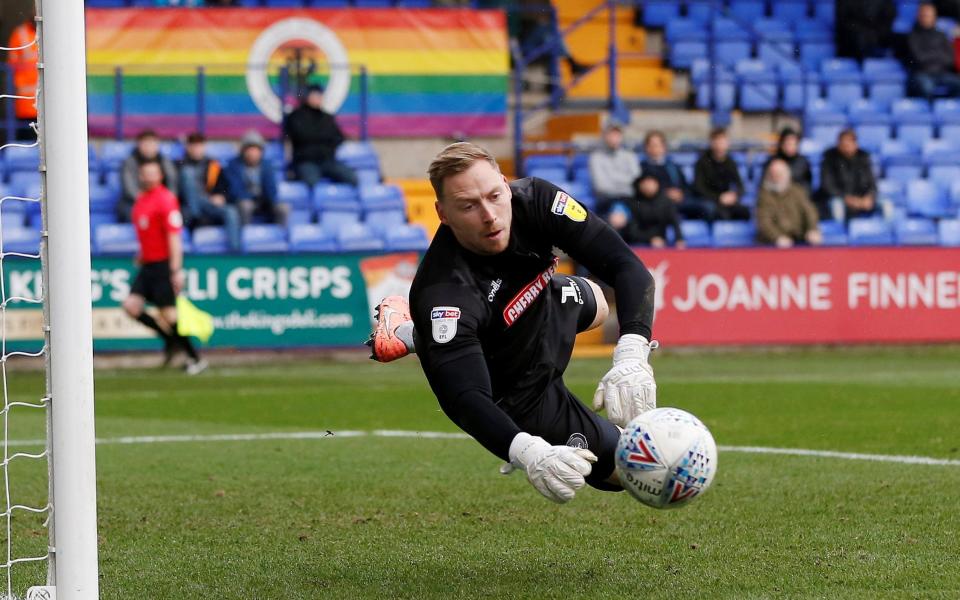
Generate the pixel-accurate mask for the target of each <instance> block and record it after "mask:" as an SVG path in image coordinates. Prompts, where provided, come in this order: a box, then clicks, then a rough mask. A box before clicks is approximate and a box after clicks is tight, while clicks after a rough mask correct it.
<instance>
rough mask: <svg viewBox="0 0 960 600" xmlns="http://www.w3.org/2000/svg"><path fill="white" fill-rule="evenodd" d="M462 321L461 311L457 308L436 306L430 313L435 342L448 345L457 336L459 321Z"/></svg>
mask: <svg viewBox="0 0 960 600" xmlns="http://www.w3.org/2000/svg"><path fill="white" fill-rule="evenodd" d="M459 320H460V309H459V308H457V307H456V306H434V307H433V310H431V311H430V323H431V326H432V327H431V330H432V332H433V341H435V342H436V343H438V344H446V343H447V342H449V341H450V340H452V339H453V337H454V336H455V335H457V321H459Z"/></svg>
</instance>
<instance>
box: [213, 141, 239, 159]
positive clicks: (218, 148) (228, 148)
mask: <svg viewBox="0 0 960 600" xmlns="http://www.w3.org/2000/svg"><path fill="white" fill-rule="evenodd" d="M206 145H207V156H209V157H210V158H215V159H216V160H218V161H220V162H221V163H224V164H226V163H227V162H229V161H230V160H231V159H232V158H234V157H235V156H237V155H238V154H239V152H240V150H239V148H237V145H236V144H234V143H233V142H225V141H208V142H207V144H206Z"/></svg>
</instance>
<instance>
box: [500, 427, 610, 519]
mask: <svg viewBox="0 0 960 600" xmlns="http://www.w3.org/2000/svg"><path fill="white" fill-rule="evenodd" d="M509 454H510V465H512V466H513V467H516V468H518V469H523V470H524V471H526V473H527V479H528V480H529V481H530V483H531V484H532V485H533V487H535V488H537V491H538V492H540V493H541V494H543V495H544V496H546V498H547V499H548V500H552V501H553V502H556V503H558V504H563V503H564V502H569V501H570V500H572V499H573V496H574V495H575V494H576V491H577V490H579V489H580V488H582V487H583V486H584V484H585V483H586V481H585V480H584V477H586V476H587V475H589V474H590V471H591V469H592V468H593V466H592V463H595V462H597V457H596V455H594V454H593V452H590V451H589V450H587V449H585V448H571V447H570V446H551V445H550V444H548V443H547V441H546V440H544V439H543V438H541V437H537V436H533V435H530V434H529V433H523V432H521V433H518V434H517V435H516V437H514V438H513V442H512V443H511V444H510V451H509ZM501 471H502V472H504V473H509V472H510V469H507V470H503V469H501Z"/></svg>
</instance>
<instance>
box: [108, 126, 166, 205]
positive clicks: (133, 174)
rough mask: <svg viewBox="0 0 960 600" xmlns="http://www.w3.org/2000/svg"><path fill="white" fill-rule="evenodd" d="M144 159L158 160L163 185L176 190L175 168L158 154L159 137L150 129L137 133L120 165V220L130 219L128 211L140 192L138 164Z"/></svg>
mask: <svg viewBox="0 0 960 600" xmlns="http://www.w3.org/2000/svg"><path fill="white" fill-rule="evenodd" d="M146 161H159V162H160V167H161V169H162V171H163V186H164V187H165V188H167V189H168V190H177V189H179V187H178V186H177V169H176V167H175V166H174V164H173V163H172V162H171V161H170V159H168V158H166V157H163V156H161V155H160V138H159V137H158V136H157V132H155V131H154V130H152V129H145V130H143V131H141V132H140V133H138V134H137V145H136V147H135V148H134V149H133V152H131V153H130V156H128V157H127V159H126V160H125V161H123V165H122V166H121V167H120V184H121V186H122V190H121V194H120V202H119V203H118V204H117V217H118V218H119V219H120V221H122V222H125V223H126V222H129V221H130V211H131V210H132V209H133V203H134V202H135V201H136V199H137V195H138V194H139V193H140V179H139V177H140V176H139V172H140V165H142V164H143V163H144V162H146Z"/></svg>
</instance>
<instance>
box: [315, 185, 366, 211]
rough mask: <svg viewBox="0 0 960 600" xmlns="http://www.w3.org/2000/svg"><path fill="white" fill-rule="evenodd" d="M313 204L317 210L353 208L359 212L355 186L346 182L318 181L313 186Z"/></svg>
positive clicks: (358, 196)
mask: <svg viewBox="0 0 960 600" xmlns="http://www.w3.org/2000/svg"><path fill="white" fill-rule="evenodd" d="M313 206H314V208H316V209H317V210H329V209H331V208H338V209H345V210H349V209H353V208H355V209H356V210H357V212H360V195H359V193H358V192H357V188H355V187H353V186H352V185H349V184H346V183H318V184H317V185H315V186H313Z"/></svg>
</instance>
